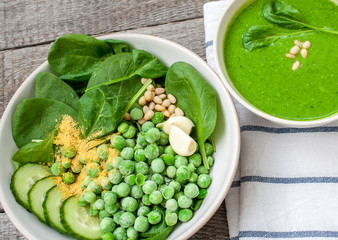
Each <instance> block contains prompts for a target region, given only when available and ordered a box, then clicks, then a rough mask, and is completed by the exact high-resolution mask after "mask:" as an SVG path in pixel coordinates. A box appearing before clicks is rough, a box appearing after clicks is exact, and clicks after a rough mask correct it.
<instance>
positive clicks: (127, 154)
mask: <svg viewBox="0 0 338 240" xmlns="http://www.w3.org/2000/svg"><path fill="white" fill-rule="evenodd" d="M121 157H122V158H123V159H125V160H131V159H133V157H134V149H133V148H131V147H125V148H123V149H122V151H121Z"/></svg>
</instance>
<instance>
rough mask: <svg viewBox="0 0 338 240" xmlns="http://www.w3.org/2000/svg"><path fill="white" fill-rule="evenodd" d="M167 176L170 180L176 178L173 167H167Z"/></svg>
mask: <svg viewBox="0 0 338 240" xmlns="http://www.w3.org/2000/svg"><path fill="white" fill-rule="evenodd" d="M166 172H167V176H168V177H170V178H174V177H175V176H176V168H175V167H174V166H168V167H167V171H166Z"/></svg>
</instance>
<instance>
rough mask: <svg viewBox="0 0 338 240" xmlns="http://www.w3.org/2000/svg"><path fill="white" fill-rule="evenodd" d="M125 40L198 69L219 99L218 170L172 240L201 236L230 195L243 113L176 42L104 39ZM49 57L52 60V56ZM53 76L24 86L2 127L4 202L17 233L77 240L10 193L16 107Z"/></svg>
mask: <svg viewBox="0 0 338 240" xmlns="http://www.w3.org/2000/svg"><path fill="white" fill-rule="evenodd" d="M108 38H111V39H119V40H124V41H126V42H128V43H130V44H131V45H132V46H133V47H135V48H138V49H144V50H146V51H149V52H151V53H152V54H154V55H156V56H157V57H158V58H159V59H160V60H161V61H162V62H163V63H165V64H166V65H167V66H169V65H171V64H172V63H174V62H176V61H185V62H187V63H190V64H191V65H192V66H194V67H195V68H196V69H198V71H199V72H200V73H201V74H202V75H203V76H204V77H205V78H206V79H207V81H208V82H209V83H210V84H211V85H212V86H213V87H214V89H215V90H216V92H217V98H218V118H217V125H216V130H215V132H214V134H213V138H214V141H215V143H216V148H217V152H216V153H215V154H214V157H215V164H214V166H213V168H212V170H211V177H212V183H211V185H210V187H209V189H208V195H207V198H206V199H205V201H204V202H203V204H202V205H201V207H200V209H199V210H198V211H196V213H195V215H194V217H193V218H192V219H191V220H190V221H189V222H187V223H184V224H180V225H179V226H177V227H176V228H175V230H174V231H173V232H172V233H171V235H170V237H169V239H175V240H176V239H187V238H189V237H190V236H192V235H193V234H194V233H195V232H197V231H198V230H199V229H200V228H201V227H202V226H203V225H204V224H205V223H207V222H208V220H209V219H210V218H211V217H212V216H213V214H214V213H215V212H216V210H217V209H218V207H219V206H220V204H221V203H222V202H223V200H224V198H225V195H226V194H227V192H228V190H229V188H230V185H231V183H232V180H233V177H234V175H235V171H236V167H237V163H238V158H239V149H240V130H239V123H238V118H237V113H236V110H235V107H234V105H233V102H232V99H231V97H230V95H229V93H228V92H227V90H226V88H225V86H224V85H223V83H222V81H221V80H220V79H219V78H218V76H217V74H216V73H215V72H214V71H213V70H212V69H211V68H210V67H209V66H208V65H207V64H206V63H205V62H204V61H203V60H202V59H201V58H200V57H198V56H197V55H196V54H194V53H193V52H191V51H190V50H188V49H186V48H184V47H182V46H180V45H178V44H175V43H173V42H171V41H168V40H164V39H161V38H158V37H153V36H147V35H140V34H112V35H108V36H104V37H101V38H100V39H108ZM46 57H47V56H46ZM42 71H47V72H51V68H50V67H49V65H48V63H47V62H45V63H43V64H42V65H41V66H40V67H38V68H37V69H36V70H35V71H34V72H33V73H32V74H31V75H30V76H29V77H28V78H27V79H26V81H25V82H24V83H23V84H22V85H21V87H20V88H19V89H18V91H17V92H16V93H15V94H14V96H13V98H12V99H11V101H10V102H9V104H8V106H7V108H6V111H5V112H4V114H3V117H2V121H1V124H0V152H1V155H2V163H1V168H0V198H1V199H0V200H1V203H2V206H3V208H4V209H5V211H6V214H7V216H8V217H9V219H10V220H11V221H12V222H13V224H14V225H15V226H16V228H17V229H18V230H19V231H20V232H21V233H22V234H23V235H24V236H25V237H27V238H28V239H31V240H33V239H34V240H38V239H39V240H45V239H46V236H48V239H53V240H65V239H72V238H71V237H69V236H67V235H62V234H60V233H58V232H56V231H55V230H53V229H52V228H50V227H48V226H47V225H45V224H43V223H41V222H40V221H39V220H38V219H37V218H36V217H35V216H34V215H33V214H31V213H29V212H27V211H26V210H25V209H24V208H23V207H21V206H20V205H19V204H18V203H16V201H15V199H14V197H13V195H12V193H11V190H10V188H9V185H10V179H11V176H12V174H13V172H14V170H15V169H14V166H13V164H12V163H11V157H12V155H13V154H14V152H15V151H16V150H17V147H16V145H15V143H14V141H13V138H12V131H11V121H12V116H13V114H14V112H15V109H16V106H17V105H18V104H19V102H20V101H22V100H24V99H26V98H31V97H33V96H34V85H35V77H36V75H37V74H38V73H39V72H42Z"/></svg>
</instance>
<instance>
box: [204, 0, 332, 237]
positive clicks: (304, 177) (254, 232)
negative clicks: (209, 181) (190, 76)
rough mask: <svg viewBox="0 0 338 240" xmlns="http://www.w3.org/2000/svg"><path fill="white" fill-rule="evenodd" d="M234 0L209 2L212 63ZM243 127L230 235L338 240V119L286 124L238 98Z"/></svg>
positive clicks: (229, 215)
mask: <svg viewBox="0 0 338 240" xmlns="http://www.w3.org/2000/svg"><path fill="white" fill-rule="evenodd" d="M228 5H229V1H217V2H209V3H206V4H205V5H204V26H205V45H206V54H207V61H208V63H209V64H210V65H211V66H212V67H213V68H214V69H215V64H214V59H213V49H212V48H213V37H214V33H215V30H216V25H217V22H218V19H219V18H220V16H221V14H222V13H223V11H224V10H225V8H226V7H228ZM235 105H236V108H237V112H238V115H239V121H240V125H241V138H242V144H241V156H240V163H239V167H238V171H237V174H236V177H235V179H234V182H233V183H232V186H231V189H230V191H229V193H228V195H227V197H226V199H225V202H226V209H227V218H228V222H229V232H230V239H232V240H235V239H252V240H255V239H338V122H335V123H332V124H330V125H326V126H322V127H315V128H290V127H283V126H279V125H276V124H273V123H271V122H268V121H266V120H264V119H262V118H259V117H257V116H256V115H254V114H252V113H251V112H249V111H248V110H246V109H245V108H244V107H243V106H242V105H241V104H240V103H238V102H236V101H235Z"/></svg>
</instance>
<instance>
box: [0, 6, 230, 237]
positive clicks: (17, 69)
mask: <svg viewBox="0 0 338 240" xmlns="http://www.w3.org/2000/svg"><path fill="white" fill-rule="evenodd" d="M205 2H207V1H205V0H204V1H202V0H186V1H180V0H167V1H162V0H161V1H155V0H144V1H136V0H134V1H132V0H121V1H111V0H103V1H95V0H89V1H81V0H56V1H49V0H26V1H23V0H21V1H20V0H12V1H10V0H2V1H1V0H0V29H1V33H0V103H1V105H0V114H1V115H0V116H2V114H3V112H4V110H5V108H6V106H7V104H8V102H9V100H10V99H11V97H12V96H13V94H14V93H15V91H16V90H17V89H18V88H19V86H20V85H21V84H22V82H23V81H24V80H25V79H26V78H27V77H28V76H29V74H30V73H31V72H32V71H33V70H34V69H35V68H37V67H38V66H39V65H40V64H42V63H43V62H44V61H46V57H47V53H48V51H49V47H50V44H51V43H52V42H53V41H54V40H55V39H56V38H57V37H59V36H61V35H63V34H67V33H82V34H88V35H93V36H100V35H106V34H111V33H115V32H130V33H142V34H150V35H154V36H158V37H162V38H165V39H168V40H172V41H174V42H177V43H179V44H181V45H183V46H184V47H186V48H188V49H190V50H192V51H193V52H195V53H196V54H197V55H199V56H200V57H202V58H203V59H205V48H204V26H203V4H204V3H205ZM0 239H1V240H14V239H26V238H25V237H23V236H22V235H21V234H20V233H19V232H18V231H17V230H16V229H15V227H14V226H13V225H12V224H11V222H10V221H9V220H8V218H7V216H6V214H5V213H4V210H3V209H2V207H1V204H0ZM191 239H201V240H202V239H229V235H228V225H227V219H226V210H225V207H224V204H222V205H221V206H220V208H219V209H218V211H217V212H216V214H215V215H214V216H213V217H212V218H211V220H210V221H209V222H208V223H207V224H206V225H205V226H204V227H203V228H202V229H201V230H200V231H199V232H198V233H197V234H195V235H194V236H193V237H192V238H191Z"/></svg>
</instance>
